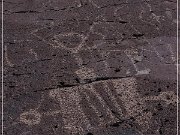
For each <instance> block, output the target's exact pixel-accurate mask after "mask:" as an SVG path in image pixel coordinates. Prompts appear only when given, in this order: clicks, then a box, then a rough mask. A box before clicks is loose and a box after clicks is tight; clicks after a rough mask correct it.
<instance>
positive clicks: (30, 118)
mask: <svg viewBox="0 0 180 135" xmlns="http://www.w3.org/2000/svg"><path fill="white" fill-rule="evenodd" d="M40 121H41V114H40V113H39V112H37V111H36V110H30V111H28V112H24V113H22V114H21V115H20V122H22V123H25V124H27V125H29V126H31V125H36V124H39V123H40Z"/></svg>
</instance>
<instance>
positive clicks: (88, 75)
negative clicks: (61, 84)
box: [75, 67, 97, 80]
mask: <svg viewBox="0 0 180 135" xmlns="http://www.w3.org/2000/svg"><path fill="white" fill-rule="evenodd" d="M75 73H76V74H77V75H78V76H79V78H81V80H86V79H93V78H96V77H97V76H96V74H95V72H94V70H93V69H90V68H86V67H81V68H80V69H78V70H77V71H76V72H75Z"/></svg>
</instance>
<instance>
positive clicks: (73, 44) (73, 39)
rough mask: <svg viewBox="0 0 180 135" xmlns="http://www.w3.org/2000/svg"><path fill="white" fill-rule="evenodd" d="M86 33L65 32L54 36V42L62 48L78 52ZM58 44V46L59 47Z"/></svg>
mask: <svg viewBox="0 0 180 135" xmlns="http://www.w3.org/2000/svg"><path fill="white" fill-rule="evenodd" d="M84 40H85V37H84V35H82V34H81V35H80V34H78V33H64V34H59V35H55V36H54V40H53V41H54V42H55V43H56V44H57V45H58V46H59V47H61V48H64V49H66V50H69V51H71V52H73V53H77V52H78V51H79V49H81V47H82V45H83V43H84ZM58 46H57V47H58Z"/></svg>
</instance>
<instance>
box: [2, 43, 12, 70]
mask: <svg viewBox="0 0 180 135" xmlns="http://www.w3.org/2000/svg"><path fill="white" fill-rule="evenodd" d="M4 51H5V54H4V55H5V60H6V62H7V65H8V66H10V67H13V66H14V64H13V63H12V62H11V61H10V60H9V58H8V52H7V51H8V49H7V45H5V46H4Z"/></svg>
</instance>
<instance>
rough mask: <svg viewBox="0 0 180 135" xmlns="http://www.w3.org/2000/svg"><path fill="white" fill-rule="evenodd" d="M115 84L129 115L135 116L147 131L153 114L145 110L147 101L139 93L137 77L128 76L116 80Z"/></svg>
mask: <svg viewBox="0 0 180 135" xmlns="http://www.w3.org/2000/svg"><path fill="white" fill-rule="evenodd" d="M113 84H114V87H115V90H116V91H117V93H118V94H119V96H120V99H121V100H122V102H123V104H124V106H125V108H126V112H127V114H126V115H127V117H128V116H132V117H135V118H136V121H137V122H138V124H139V125H140V126H141V127H142V129H143V130H144V131H146V130H147V129H148V128H149V125H150V119H151V116H152V114H151V113H146V112H143V109H144V108H145V107H146V106H145V102H144V101H143V100H142V99H141V97H140V95H139V94H138V93H137V83H136V79H135V78H128V79H120V80H115V81H113Z"/></svg>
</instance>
